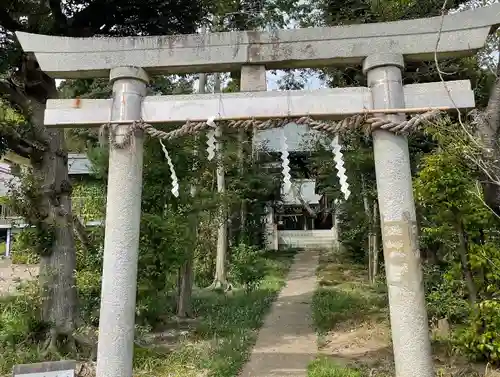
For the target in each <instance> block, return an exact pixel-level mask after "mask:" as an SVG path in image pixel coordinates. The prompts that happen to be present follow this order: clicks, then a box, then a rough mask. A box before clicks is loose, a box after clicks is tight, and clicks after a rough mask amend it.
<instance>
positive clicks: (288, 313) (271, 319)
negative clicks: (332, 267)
mask: <svg viewBox="0 0 500 377" xmlns="http://www.w3.org/2000/svg"><path fill="white" fill-rule="evenodd" d="M318 254H319V253H318V251H312V250H307V251H300V252H299V253H298V254H297V255H296V257H295V261H294V263H293V265H292V267H291V270H290V272H289V274H288V277H287V285H286V286H285V287H284V288H283V289H282V291H281V293H280V294H279V296H278V299H277V300H276V302H274V304H273V306H272V308H271V311H270V313H269V314H268V316H267V317H266V319H265V321H264V325H263V326H262V328H261V330H260V331H259V336H258V338H257V343H256V344H255V347H254V348H253V351H252V354H251V356H250V360H249V361H248V363H247V364H246V365H245V367H244V368H243V371H242V373H240V377H306V376H307V371H306V369H307V365H308V364H309V362H310V361H312V360H314V358H315V357H316V351H317V345H316V334H315V331H314V328H313V321H312V311H311V304H312V297H313V294H314V291H315V289H316V267H317V265H318Z"/></svg>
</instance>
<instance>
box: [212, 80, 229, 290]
mask: <svg viewBox="0 0 500 377" xmlns="http://www.w3.org/2000/svg"><path fill="white" fill-rule="evenodd" d="M214 91H215V92H216V93H219V92H220V91H221V81H220V74H218V73H216V74H215V86H214ZM215 136H216V139H217V144H216V146H217V172H216V174H217V191H218V193H219V194H220V195H224V193H225V192H226V181H225V177H224V162H223V148H222V129H221V126H220V125H217V129H216V134H215ZM218 220H219V221H218V223H219V225H218V231H217V256H216V261H215V278H214V283H213V285H212V286H213V287H214V288H221V287H223V288H225V287H226V286H227V277H226V275H227V274H226V257H227V211H226V207H225V204H223V203H221V205H220V206H219V219H218Z"/></svg>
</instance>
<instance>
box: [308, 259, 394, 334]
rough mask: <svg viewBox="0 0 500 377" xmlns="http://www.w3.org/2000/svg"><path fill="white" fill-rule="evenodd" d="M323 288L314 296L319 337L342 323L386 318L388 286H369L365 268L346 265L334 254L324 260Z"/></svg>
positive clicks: (320, 278)
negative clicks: (380, 316)
mask: <svg viewBox="0 0 500 377" xmlns="http://www.w3.org/2000/svg"><path fill="white" fill-rule="evenodd" d="M317 274H318V281H319V287H318V289H317V290H316V292H315V294H314V297H313V303H312V306H313V318H314V324H315V327H316V330H317V331H318V333H319V335H320V336H321V335H324V334H325V333H327V332H329V331H331V330H333V329H335V327H336V326H337V325H339V324H340V323H342V322H349V323H350V324H353V323H356V322H362V321H363V320H365V319H367V318H373V317H374V316H377V315H382V316H385V317H386V315H387V314H386V312H387V311H386V310H385V311H384V308H387V307H388V304H387V295H386V294H385V292H386V290H385V287H384V286H382V283H381V284H376V285H375V286H372V285H370V284H369V283H368V281H367V279H366V278H365V276H366V275H367V271H364V269H363V267H362V266H356V265H349V264H343V263H341V262H340V261H339V260H338V259H336V258H335V255H334V254H333V255H332V253H327V254H324V255H322V256H321V257H320V263H319V267H318V271H317Z"/></svg>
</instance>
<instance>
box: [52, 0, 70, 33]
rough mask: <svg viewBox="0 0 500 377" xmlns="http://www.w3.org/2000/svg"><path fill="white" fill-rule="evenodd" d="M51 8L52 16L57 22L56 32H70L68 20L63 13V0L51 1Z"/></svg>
mask: <svg viewBox="0 0 500 377" xmlns="http://www.w3.org/2000/svg"><path fill="white" fill-rule="evenodd" d="M49 7H50V10H51V12H52V16H53V17H54V20H55V21H56V27H55V29H56V32H59V33H62V34H67V32H68V19H67V18H66V16H65V15H64V13H63V12H62V8H61V0H49Z"/></svg>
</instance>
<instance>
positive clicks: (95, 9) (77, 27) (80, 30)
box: [69, 0, 116, 37]
mask: <svg viewBox="0 0 500 377" xmlns="http://www.w3.org/2000/svg"><path fill="white" fill-rule="evenodd" d="M115 8H116V7H115V6H114V4H113V2H112V1H109V0H95V1H93V2H92V3H91V4H90V5H88V6H87V7H86V8H85V9H82V10H81V11H79V12H78V13H76V14H75V15H74V16H73V18H72V19H70V20H69V24H70V29H71V31H72V32H71V33H72V36H75V37H91V36H93V35H94V34H96V33H97V32H99V31H101V32H105V31H102V30H100V27H101V26H102V25H103V24H105V23H106V22H105V21H106V20H107V18H108V17H109V16H110V15H112V14H113V11H116V9H115ZM111 26H112V25H109V26H108V27H111ZM73 34H75V35H73ZM76 34H78V35H76Z"/></svg>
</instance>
